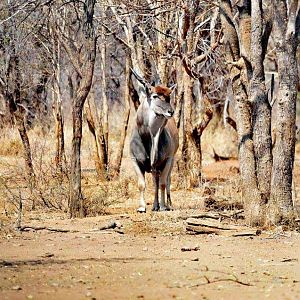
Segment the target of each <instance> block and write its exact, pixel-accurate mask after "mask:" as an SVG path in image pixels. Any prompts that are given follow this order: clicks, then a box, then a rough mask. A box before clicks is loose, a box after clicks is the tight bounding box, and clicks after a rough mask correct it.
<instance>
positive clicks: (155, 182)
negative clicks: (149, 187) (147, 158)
mask: <svg viewBox="0 0 300 300" xmlns="http://www.w3.org/2000/svg"><path fill="white" fill-rule="evenodd" d="M152 179H153V185H154V188H155V194H154V201H153V207H152V211H158V210H159V203H158V188H159V173H157V172H155V171H154V172H153V173H152Z"/></svg>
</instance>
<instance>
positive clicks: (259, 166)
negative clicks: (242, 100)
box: [248, 0, 272, 225]
mask: <svg viewBox="0 0 300 300" xmlns="http://www.w3.org/2000/svg"><path fill="white" fill-rule="evenodd" d="M262 14H263V11H262V3H261V0H254V1H252V5H251V28H252V30H251V65H252V78H251V81H250V87H249V90H250V102H251V103H252V105H253V108H252V109H253V111H252V126H253V144H254V156H255V170H256V177H257V183H258V189H259V192H260V197H257V198H256V197H254V198H252V200H251V199H248V201H250V202H249V206H248V212H249V213H248V216H249V215H250V212H251V218H249V220H248V221H249V223H250V224H253V225H255V224H263V223H264V222H265V212H266V210H265V209H266V203H267V202H268V200H269V196H270V187H271V171H272V153H271V151H272V139H271V106H270V104H269V102H268V95H267V92H266V86H265V72H264V58H265V51H266V49H264V47H263V20H262ZM268 37H269V36H267V37H264V38H265V39H268Z"/></svg>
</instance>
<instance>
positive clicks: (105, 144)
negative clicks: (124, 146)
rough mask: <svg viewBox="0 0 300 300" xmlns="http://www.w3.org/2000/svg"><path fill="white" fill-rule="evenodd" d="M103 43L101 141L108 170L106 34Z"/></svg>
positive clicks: (104, 161) (104, 164) (105, 165)
mask: <svg viewBox="0 0 300 300" xmlns="http://www.w3.org/2000/svg"><path fill="white" fill-rule="evenodd" d="M102 38H103V40H102V45H101V50H100V52H101V64H100V73H101V100H102V114H101V125H102V128H103V137H102V141H101V147H102V149H101V152H102V153H103V154H105V155H102V157H101V158H102V163H103V166H104V169H105V170H106V172H107V171H108V134H109V133H108V132H109V127H108V102H107V100H108V99H107V95H106V74H105V68H106V66H105V61H106V60H105V59H106V46H105V39H104V34H103V36H102Z"/></svg>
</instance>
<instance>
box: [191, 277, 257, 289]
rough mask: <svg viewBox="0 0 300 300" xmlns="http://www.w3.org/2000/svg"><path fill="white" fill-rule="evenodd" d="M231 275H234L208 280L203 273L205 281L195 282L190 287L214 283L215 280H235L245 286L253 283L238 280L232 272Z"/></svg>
mask: <svg viewBox="0 0 300 300" xmlns="http://www.w3.org/2000/svg"><path fill="white" fill-rule="evenodd" d="M232 276H233V277H234V279H233V278H220V279H215V280H209V278H208V277H207V276H206V275H203V277H204V278H205V279H206V282H204V283H197V284H194V285H192V286H190V287H197V286H201V285H206V284H211V283H216V282H220V281H232V282H235V283H238V284H241V285H245V286H253V284H251V283H248V282H243V281H240V280H239V279H238V278H237V277H236V276H235V275H233V274H232Z"/></svg>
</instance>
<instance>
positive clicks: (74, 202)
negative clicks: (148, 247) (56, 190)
mask: <svg viewBox="0 0 300 300" xmlns="http://www.w3.org/2000/svg"><path fill="white" fill-rule="evenodd" d="M94 5H95V0H86V6H85V18H86V20H85V21H86V22H85V23H84V26H83V31H82V36H81V37H82V39H83V49H81V50H80V52H81V53H82V52H83V53H84V54H83V55H84V57H83V59H82V61H83V65H82V66H81V67H80V70H79V72H80V77H81V79H80V82H79V87H78V89H77V91H76V93H75V97H74V98H73V111H72V118H73V139H72V156H71V174H70V202H69V211H70V217H71V218H74V217H84V216H85V214H86V211H85V208H84V203H83V196H82V191H81V161H80V150H81V139H82V110H83V106H84V102H85V100H86V98H87V96H88V94H89V91H90V89H91V86H92V80H93V75H94V66H95V59H96V41H97V39H96V38H95V37H94V34H93V27H92V22H93V19H92V18H91V16H93V9H94ZM64 47H66V48H67V47H68V46H67V45H66V43H65V44H64ZM68 50H69V49H68ZM84 50H85V51H84ZM81 53H79V52H77V53H70V52H69V55H72V56H73V55H82V54H81ZM73 58H74V57H73ZM70 59H71V58H70Z"/></svg>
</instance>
